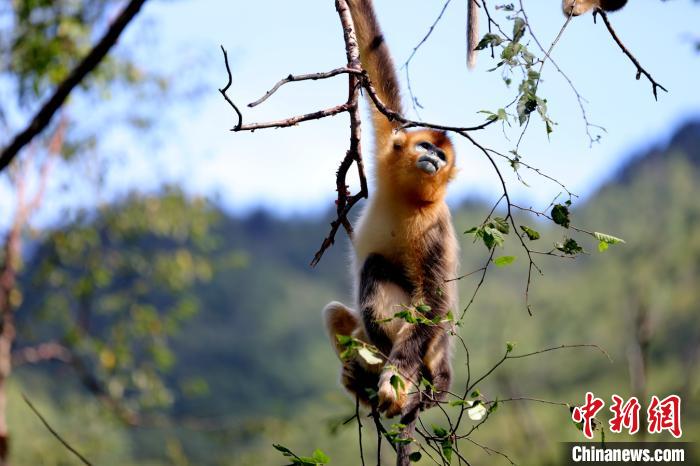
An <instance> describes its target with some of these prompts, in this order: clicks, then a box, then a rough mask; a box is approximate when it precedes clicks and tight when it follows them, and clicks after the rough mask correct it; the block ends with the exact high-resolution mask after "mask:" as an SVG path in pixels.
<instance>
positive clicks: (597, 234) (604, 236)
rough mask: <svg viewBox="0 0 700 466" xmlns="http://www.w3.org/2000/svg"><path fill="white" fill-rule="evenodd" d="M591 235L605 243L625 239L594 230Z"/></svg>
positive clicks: (616, 242)
mask: <svg viewBox="0 0 700 466" xmlns="http://www.w3.org/2000/svg"><path fill="white" fill-rule="evenodd" d="M593 236H595V237H596V239H597V240H598V241H601V242H603V243H606V244H618V243H624V242H625V240H624V239H622V238H618V237H616V236H612V235H608V234H606V233H600V232H598V231H594V232H593Z"/></svg>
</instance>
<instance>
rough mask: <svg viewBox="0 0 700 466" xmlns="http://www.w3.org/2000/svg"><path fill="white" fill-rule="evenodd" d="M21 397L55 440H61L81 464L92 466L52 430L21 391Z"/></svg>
mask: <svg viewBox="0 0 700 466" xmlns="http://www.w3.org/2000/svg"><path fill="white" fill-rule="evenodd" d="M22 399H23V400H24V402H25V403H27V406H29V409H31V410H32V411H33V412H34V414H36V417H38V418H39V420H40V421H41V423H42V424H44V427H46V430H48V431H49V432H50V433H51V435H53V436H54V437H56V440H58V441H59V442H61V443H62V444H63V446H64V447H66V449H68V451H70V452H71V453H73V454H74V455H75V456H76V457H77V458H78V459H79V460H80V461H82V462H83V464H85V465H86V466H92V463H91V462H90V461H88V460H87V459H86V458H85V457H84V456H83V455H81V454H80V452H78V450H76V449H75V448H73V447H72V446H71V444H70V443H68V442H67V441H65V440H64V439H63V437H61V436H60V435H59V434H58V432H56V431H55V430H54V428H53V427H51V425H50V424H49V423H48V422H47V421H46V419H45V418H44V416H42V415H41V413H40V412H39V410H37V409H36V408H35V407H34V405H33V404H32V402H31V401H29V398H27V395H25V394H24V393H22Z"/></svg>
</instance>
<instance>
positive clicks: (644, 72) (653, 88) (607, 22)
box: [593, 8, 668, 100]
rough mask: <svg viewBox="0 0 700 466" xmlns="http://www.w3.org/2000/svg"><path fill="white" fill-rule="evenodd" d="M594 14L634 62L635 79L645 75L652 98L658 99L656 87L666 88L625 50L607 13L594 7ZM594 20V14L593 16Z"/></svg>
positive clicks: (663, 89)
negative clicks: (600, 19)
mask: <svg viewBox="0 0 700 466" xmlns="http://www.w3.org/2000/svg"><path fill="white" fill-rule="evenodd" d="M593 14H594V15H596V14H598V15H600V16H601V18H603V22H604V23H605V26H606V27H607V28H608V31H609V32H610V35H611V36H612V38H613V39H614V40H615V42H616V43H617V45H618V46H619V47H620V50H622V52H623V53H624V54H625V55H627V57H628V58H629V59H630V60H631V61H632V63H634V66H636V67H637V76H636V78H637V80H639V78H641V77H642V75H644V76H646V78H647V79H648V80H649V82H650V83H651V91H652V92H653V93H654V100H659V97H658V95H657V88H658V89H661V90H662V91H664V92H668V90H667V89H666V88H665V87H663V86H662V85H661V84H659V83H658V82H656V80H655V79H654V78H653V77H652V76H651V74H649V72H648V71H647V70H645V69H644V67H643V66H642V65H641V64H640V63H639V61H638V60H637V59H636V58H635V56H634V55H632V53H631V52H630V51H629V50H627V47H625V44H623V43H622V41H621V40H620V38H619V37H618V35H617V33H616V32H615V29H613V27H612V24H610V20H609V19H608V14H607V13H606V12H605V11H603V10H601V9H600V8H596V10H595V11H594V12H593ZM593 18H594V20H595V16H594V17H593Z"/></svg>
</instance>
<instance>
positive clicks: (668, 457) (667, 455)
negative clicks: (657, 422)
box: [564, 442, 698, 466]
mask: <svg viewBox="0 0 700 466" xmlns="http://www.w3.org/2000/svg"><path fill="white" fill-rule="evenodd" d="M564 454H565V455H566V457H567V462H566V464H567V465H586V466H590V465H610V464H651V463H658V464H661V465H671V464H680V465H697V464H698V459H697V458H696V457H694V456H693V451H692V445H691V444H689V443H685V442H654V443H635V442H606V443H605V444H600V443H595V444H594V443H566V444H565V448H564Z"/></svg>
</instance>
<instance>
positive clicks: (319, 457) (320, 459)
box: [312, 448, 331, 464]
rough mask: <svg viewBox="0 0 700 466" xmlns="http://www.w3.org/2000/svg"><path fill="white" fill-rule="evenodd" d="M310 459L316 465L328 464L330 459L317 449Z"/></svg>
mask: <svg viewBox="0 0 700 466" xmlns="http://www.w3.org/2000/svg"><path fill="white" fill-rule="evenodd" d="M312 458H313V459H314V460H315V461H316V462H317V463H318V464H326V463H328V462H330V460H331V459H330V458H329V457H328V455H326V454H325V453H324V452H322V451H321V450H319V449H318V448H317V449H316V450H314V452H313V455H312Z"/></svg>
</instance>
